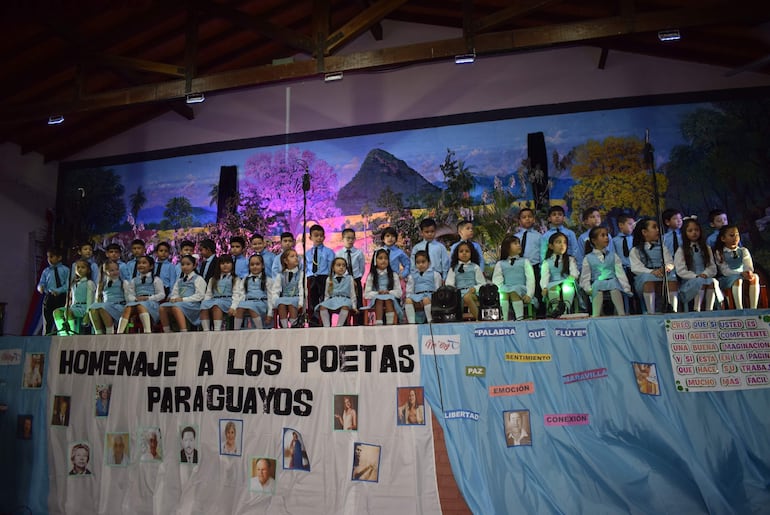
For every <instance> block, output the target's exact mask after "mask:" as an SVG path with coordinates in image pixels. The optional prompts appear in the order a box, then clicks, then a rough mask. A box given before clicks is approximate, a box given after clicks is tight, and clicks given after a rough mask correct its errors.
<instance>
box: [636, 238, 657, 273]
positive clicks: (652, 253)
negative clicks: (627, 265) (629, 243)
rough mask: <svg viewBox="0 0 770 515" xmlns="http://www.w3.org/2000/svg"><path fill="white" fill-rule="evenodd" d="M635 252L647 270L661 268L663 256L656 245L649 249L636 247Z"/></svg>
mask: <svg viewBox="0 0 770 515" xmlns="http://www.w3.org/2000/svg"><path fill="white" fill-rule="evenodd" d="M637 250H638V252H639V260H640V261H641V262H642V263H643V264H644V266H646V267H647V268H652V269H657V268H660V267H662V266H663V254H662V252H661V249H660V246H659V245H658V244H657V243H656V244H655V246H654V247H653V248H651V249H645V248H644V244H643V245H642V246H640V247H637Z"/></svg>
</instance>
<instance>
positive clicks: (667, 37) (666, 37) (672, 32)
mask: <svg viewBox="0 0 770 515" xmlns="http://www.w3.org/2000/svg"><path fill="white" fill-rule="evenodd" d="M681 37H682V35H681V34H679V29H669V30H661V31H659V32H658V39H659V40H661V41H676V40H678V39H681Z"/></svg>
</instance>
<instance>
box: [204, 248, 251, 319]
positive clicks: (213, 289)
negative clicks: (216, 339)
mask: <svg viewBox="0 0 770 515" xmlns="http://www.w3.org/2000/svg"><path fill="white" fill-rule="evenodd" d="M245 260H246V259H245V258H243V261H245ZM215 263H216V267H217V268H216V270H215V272H214V276H213V277H212V278H211V279H209V284H208V285H207V286H206V294H205V295H204V296H203V301H202V302H201V304H200V322H201V328H202V329H203V330H204V331H210V330H211V329H212V328H213V329H214V331H221V330H222V322H223V320H224V318H225V314H227V315H229V316H234V315H235V310H236V308H237V306H238V303H239V302H240V301H241V299H243V282H242V281H241V279H240V278H239V277H238V275H237V274H236V272H235V258H233V256H232V255H228V254H224V255H222V256H219V257H218V258H217V260H216V262H215ZM233 306H235V307H233Z"/></svg>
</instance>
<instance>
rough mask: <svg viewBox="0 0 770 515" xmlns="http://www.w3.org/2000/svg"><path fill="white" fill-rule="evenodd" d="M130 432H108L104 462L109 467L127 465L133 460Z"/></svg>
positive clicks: (105, 441)
mask: <svg viewBox="0 0 770 515" xmlns="http://www.w3.org/2000/svg"><path fill="white" fill-rule="evenodd" d="M130 444H131V441H130V437H129V434H128V432H123V433H107V435H106V436H105V437H104V464H105V465H107V466H109V467H127V466H128V465H129V463H131V460H130V459H129V456H130V454H129V453H130Z"/></svg>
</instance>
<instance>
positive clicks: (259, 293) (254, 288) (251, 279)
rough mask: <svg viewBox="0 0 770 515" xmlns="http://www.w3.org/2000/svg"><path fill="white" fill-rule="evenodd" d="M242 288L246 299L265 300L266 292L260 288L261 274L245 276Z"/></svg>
mask: <svg viewBox="0 0 770 515" xmlns="http://www.w3.org/2000/svg"><path fill="white" fill-rule="evenodd" d="M263 273H264V272H263ZM243 290H244V293H245V296H246V300H267V292H265V291H264V290H263V289H262V274H259V275H250V276H248V277H247V278H245V279H244V280H243Z"/></svg>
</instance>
